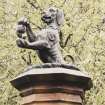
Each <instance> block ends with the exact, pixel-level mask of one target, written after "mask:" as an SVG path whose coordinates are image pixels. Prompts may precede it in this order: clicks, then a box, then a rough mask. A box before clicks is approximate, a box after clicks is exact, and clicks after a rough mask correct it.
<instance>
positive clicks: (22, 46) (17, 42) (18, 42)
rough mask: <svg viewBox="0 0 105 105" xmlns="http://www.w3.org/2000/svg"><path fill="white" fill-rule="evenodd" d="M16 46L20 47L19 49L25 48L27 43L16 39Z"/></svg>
mask: <svg viewBox="0 0 105 105" xmlns="http://www.w3.org/2000/svg"><path fill="white" fill-rule="evenodd" d="M16 44H17V46H18V47H21V48H26V47H27V41H25V40H24V39H17V40H16Z"/></svg>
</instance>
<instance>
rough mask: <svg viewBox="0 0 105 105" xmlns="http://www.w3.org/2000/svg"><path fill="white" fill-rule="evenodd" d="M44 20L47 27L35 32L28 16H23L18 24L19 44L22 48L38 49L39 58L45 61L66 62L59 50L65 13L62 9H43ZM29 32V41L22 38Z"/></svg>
mask: <svg viewBox="0 0 105 105" xmlns="http://www.w3.org/2000/svg"><path fill="white" fill-rule="evenodd" d="M41 19H42V21H43V22H44V23H46V24H47V27H45V28H44V29H42V30H40V31H39V32H36V33H33V31H32V29H31V27H30V24H29V22H28V20H27V19H26V18H21V19H20V20H19V21H18V25H17V36H18V37H19V38H18V39H17V41H16V42H17V45H18V47H20V48H27V49H32V50H36V51H37V53H38V55H39V58H40V59H41V60H42V62H44V63H64V60H63V58H62V56H61V52H60V50H59V28H60V26H61V25H62V24H63V21H64V14H63V11H62V10H59V9H57V8H55V7H50V8H48V9H46V10H44V11H43V13H42V17H41ZM25 32H26V33H27V37H28V41H27V40H25V39H24V38H22V34H24V33H25Z"/></svg>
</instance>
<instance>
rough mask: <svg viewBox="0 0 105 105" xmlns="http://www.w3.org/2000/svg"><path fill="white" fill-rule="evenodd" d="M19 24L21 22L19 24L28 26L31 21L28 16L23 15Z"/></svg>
mask: <svg viewBox="0 0 105 105" xmlns="http://www.w3.org/2000/svg"><path fill="white" fill-rule="evenodd" d="M18 24H19V25H20V24H21V25H25V26H27V25H28V24H29V21H28V19H27V18H25V17H22V18H20V19H19V20H18Z"/></svg>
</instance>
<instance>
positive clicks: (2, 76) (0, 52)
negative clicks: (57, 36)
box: [0, 0, 105, 105]
mask: <svg viewBox="0 0 105 105" xmlns="http://www.w3.org/2000/svg"><path fill="white" fill-rule="evenodd" d="M50 5H52V6H56V7H58V8H61V9H63V10H64V13H65V23H64V26H63V27H62V28H61V32H62V35H61V42H60V44H61V47H62V48H61V50H62V54H63V56H64V57H65V56H67V55H69V56H67V57H68V58H67V59H66V60H67V62H69V63H71V59H70V58H69V57H73V59H74V63H75V64H76V65H77V66H78V67H79V68H81V70H83V71H87V72H88V73H89V75H90V76H91V77H92V79H93V84H94V85H93V88H92V89H91V90H90V91H88V92H87V94H86V100H85V103H86V104H85V105H105V99H104V97H105V83H104V81H105V71H104V69H105V66H104V65H105V50H104V48H105V19H104V15H105V0H0V105H20V97H19V93H18V92H17V91H16V90H15V89H14V88H13V87H12V86H11V84H10V83H9V81H10V80H11V79H13V78H14V77H15V76H17V75H18V74H19V73H21V72H22V71H23V70H24V68H25V67H27V65H30V64H35V63H40V60H39V59H38V57H37V55H36V54H35V52H34V51H31V50H23V49H20V48H17V46H16V43H15V40H16V38H17V37H16V33H15V26H16V22H17V20H18V19H19V18H20V17H22V16H26V17H27V18H28V19H29V20H30V22H31V26H32V28H33V30H36V29H37V30H38V29H40V27H43V24H42V22H41V21H40V13H41V11H42V10H43V9H44V8H47V7H48V6H50Z"/></svg>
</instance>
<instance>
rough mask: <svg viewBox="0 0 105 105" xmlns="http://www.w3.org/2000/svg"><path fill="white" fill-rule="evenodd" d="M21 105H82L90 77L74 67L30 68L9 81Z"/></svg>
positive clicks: (89, 84)
mask: <svg viewBox="0 0 105 105" xmlns="http://www.w3.org/2000/svg"><path fill="white" fill-rule="evenodd" d="M11 84H12V85H13V86H14V87H15V88H16V89H18V90H19V91H20V95H21V97H22V102H21V104H22V105H83V99H84V94H85V91H86V90H89V89H90V88H91V86H92V82H91V78H90V77H89V76H87V75H86V74H84V73H82V72H81V71H78V70H75V68H74V69H73V68H71V69H70V68H69V69H68V68H64V67H54V68H51V67H50V68H47V67H46V68H31V69H30V70H28V71H26V72H24V73H22V74H21V75H19V76H18V77H17V78H15V79H14V80H12V81H11Z"/></svg>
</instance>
